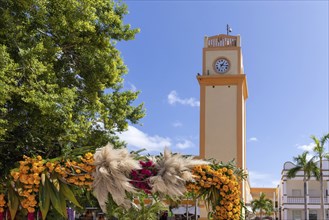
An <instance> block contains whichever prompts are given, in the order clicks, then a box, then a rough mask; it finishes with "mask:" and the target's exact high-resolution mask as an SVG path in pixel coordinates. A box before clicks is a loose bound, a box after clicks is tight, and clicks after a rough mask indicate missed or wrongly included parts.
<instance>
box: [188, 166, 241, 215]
mask: <svg viewBox="0 0 329 220" xmlns="http://www.w3.org/2000/svg"><path fill="white" fill-rule="evenodd" d="M192 173H193V176H194V179H195V180H196V181H195V182H190V183H188V184H187V189H188V191H189V192H192V193H193V194H195V195H199V196H202V197H203V198H204V199H205V201H206V202H208V206H211V209H212V213H211V214H212V217H213V218H214V219H227V220H239V219H240V216H241V200H240V190H239V182H238V181H237V178H236V177H235V175H234V171H233V170H232V169H228V168H227V167H221V168H217V167H215V166H211V165H201V166H196V167H195V168H194V169H193V172H192Z"/></svg>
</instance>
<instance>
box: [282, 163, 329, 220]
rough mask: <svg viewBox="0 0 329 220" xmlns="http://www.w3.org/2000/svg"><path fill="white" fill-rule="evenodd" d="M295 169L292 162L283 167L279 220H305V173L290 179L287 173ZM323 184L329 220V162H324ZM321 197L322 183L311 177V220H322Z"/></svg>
mask: <svg viewBox="0 0 329 220" xmlns="http://www.w3.org/2000/svg"><path fill="white" fill-rule="evenodd" d="M318 166H319V162H318ZM293 167H295V165H294V164H293V163H292V162H286V163H285V164H284V165H283V170H282V173H281V175H282V177H281V182H280V185H279V186H278V188H279V196H278V197H279V198H278V202H279V219H282V220H302V219H304V210H305V209H304V182H303V178H304V172H303V171H299V172H297V174H296V177H294V178H291V179H289V178H288V177H287V173H288V171H289V170H290V169H291V168H293ZM323 184H324V203H325V213H326V216H327V218H326V219H329V211H328V209H329V203H328V201H329V195H328V190H329V162H328V161H327V160H326V161H323ZM320 196H321V193H320V182H319V181H318V180H316V178H315V177H311V179H310V180H309V181H308V182H307V187H306V199H307V213H308V216H309V218H308V219H309V220H322V219H321V218H320V216H321V215H320V213H321V210H320Z"/></svg>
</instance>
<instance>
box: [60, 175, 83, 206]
mask: <svg viewBox="0 0 329 220" xmlns="http://www.w3.org/2000/svg"><path fill="white" fill-rule="evenodd" d="M59 187H60V193H61V194H62V195H64V197H65V198H66V199H68V200H69V201H70V202H72V203H73V204H74V205H76V206H77V207H79V208H82V206H81V205H80V204H79V202H78V201H77V199H76V198H75V196H74V193H73V192H72V190H71V189H70V187H69V186H68V185H67V184H65V183H63V182H62V181H59Z"/></svg>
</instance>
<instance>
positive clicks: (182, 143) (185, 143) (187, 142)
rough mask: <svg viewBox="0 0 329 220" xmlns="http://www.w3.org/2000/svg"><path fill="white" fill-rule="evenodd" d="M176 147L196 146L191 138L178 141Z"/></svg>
mask: <svg viewBox="0 0 329 220" xmlns="http://www.w3.org/2000/svg"><path fill="white" fill-rule="evenodd" d="M176 147H178V148H179V149H186V148H191V147H194V143H193V142H192V141H190V140H187V139H185V140H181V141H180V142H178V143H177V144H176Z"/></svg>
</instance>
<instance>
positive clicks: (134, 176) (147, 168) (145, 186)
mask: <svg viewBox="0 0 329 220" xmlns="http://www.w3.org/2000/svg"><path fill="white" fill-rule="evenodd" d="M139 163H140V165H141V166H142V169H139V170H133V171H131V174H130V179H131V181H130V183H131V184H132V185H133V186H134V187H136V188H137V189H140V190H142V191H144V192H145V193H146V194H151V190H152V187H151V186H150V181H149V178H150V177H152V176H155V175H157V173H158V171H157V170H156V168H155V163H154V162H153V161H151V160H148V161H146V162H145V161H139Z"/></svg>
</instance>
